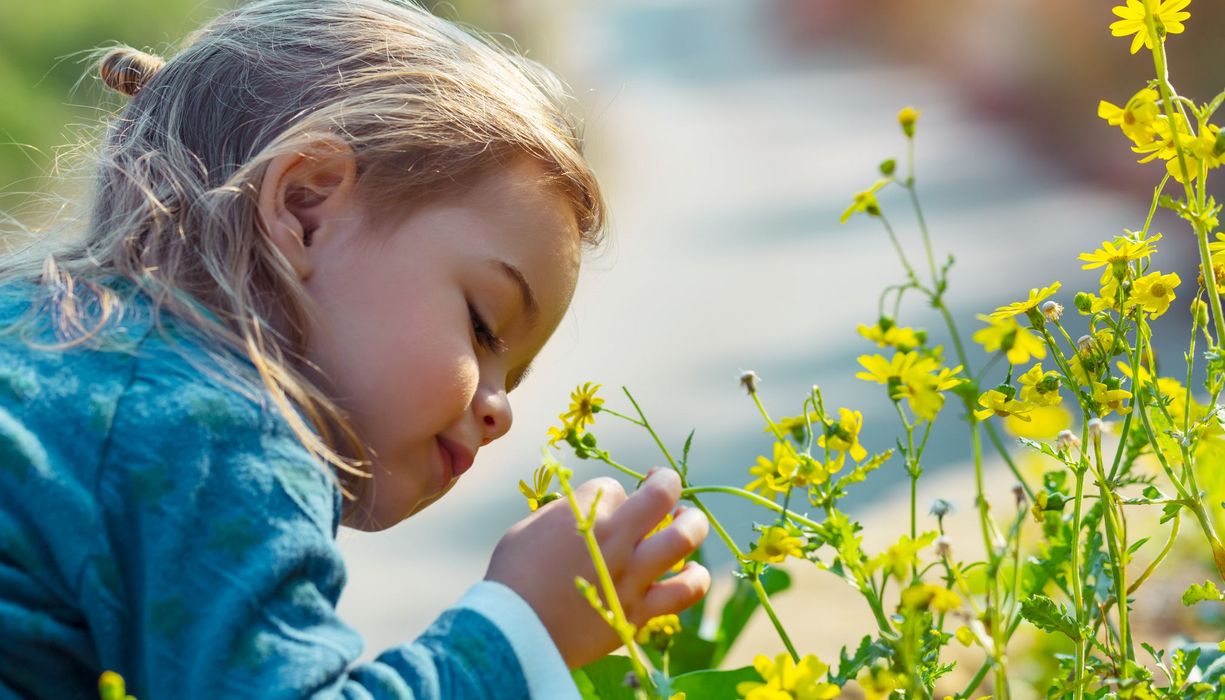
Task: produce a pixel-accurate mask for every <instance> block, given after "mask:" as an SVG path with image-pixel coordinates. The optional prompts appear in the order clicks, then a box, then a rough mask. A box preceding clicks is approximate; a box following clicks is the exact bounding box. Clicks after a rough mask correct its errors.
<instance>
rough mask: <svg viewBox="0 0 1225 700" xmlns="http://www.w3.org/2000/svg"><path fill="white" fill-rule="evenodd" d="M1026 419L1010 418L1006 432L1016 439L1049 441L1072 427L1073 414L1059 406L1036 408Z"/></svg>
mask: <svg viewBox="0 0 1225 700" xmlns="http://www.w3.org/2000/svg"><path fill="white" fill-rule="evenodd" d="M1025 418H1026V419H1027V420H1023V419H1021V418H1018V417H1017V416H1008V417H1007V418H1005V419H1004V430H1005V431H1007V432H1008V434H1009V435H1015V436H1016V437H1023V438H1030V439H1031V440H1049V439H1051V438H1053V437H1055V436H1056V435H1058V434H1059V431H1061V430H1066V429H1067V428H1069V427H1070V426H1071V425H1072V414H1071V413H1070V412H1069V411H1068V409H1066V408H1064V407H1063V406H1061V405H1059V404H1056V405H1054V406H1035V407H1034V410H1032V411H1030V412H1029V413H1028V414H1026V416H1025Z"/></svg>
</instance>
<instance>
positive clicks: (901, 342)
mask: <svg viewBox="0 0 1225 700" xmlns="http://www.w3.org/2000/svg"><path fill="white" fill-rule="evenodd" d="M858 330H859V334H860V335H862V336H863V337H865V338H867V339H868V340H871V341H872V342H874V343H876V344H877V345H878V346H880V347H882V348H883V347H895V348H897V349H898V350H901V351H902V352H907V351H910V350H914V349H915V348H917V347H919V346H920V345H922V344H923V341H921V340H920V339H919V334H918V332H917V331H915V329H913V328H907V327H903V326H889V328H888V329H887V330H883V329H881V327H880V325H879V324H878V325H875V326H865V325H863V324H862V323H861V324H859V328H858Z"/></svg>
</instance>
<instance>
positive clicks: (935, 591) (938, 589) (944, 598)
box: [901, 583, 961, 612]
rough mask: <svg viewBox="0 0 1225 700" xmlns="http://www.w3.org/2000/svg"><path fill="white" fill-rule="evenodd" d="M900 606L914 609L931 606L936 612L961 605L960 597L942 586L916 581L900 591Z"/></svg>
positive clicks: (954, 608) (948, 610)
mask: <svg viewBox="0 0 1225 700" xmlns="http://www.w3.org/2000/svg"><path fill="white" fill-rule="evenodd" d="M901 602H902V607H904V608H911V609H914V610H927V609H928V608H933V609H935V610H936V611H937V612H950V611H953V610H956V609H957V608H959V607H961V597H960V596H958V595H957V594H956V593H954V592H952V591H950V590H949V589H947V588H945V587H944V586H938V585H936V584H934V583H916V584H914V585H911V586H910V587H908V588H906V589H904V590H903V591H902V600H901Z"/></svg>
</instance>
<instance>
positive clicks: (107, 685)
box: [98, 671, 136, 700]
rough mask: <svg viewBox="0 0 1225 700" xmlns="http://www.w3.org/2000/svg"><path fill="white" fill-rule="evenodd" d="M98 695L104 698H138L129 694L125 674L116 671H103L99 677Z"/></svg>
mask: <svg viewBox="0 0 1225 700" xmlns="http://www.w3.org/2000/svg"><path fill="white" fill-rule="evenodd" d="M98 695H99V696H100V697H101V698H102V700H136V699H135V698H133V697H132V696H131V695H128V689H127V687H126V684H125V683H124V681H123V676H121V675H119V674H118V673H115V672H114V671H103V672H102V675H101V676H99V677H98Z"/></svg>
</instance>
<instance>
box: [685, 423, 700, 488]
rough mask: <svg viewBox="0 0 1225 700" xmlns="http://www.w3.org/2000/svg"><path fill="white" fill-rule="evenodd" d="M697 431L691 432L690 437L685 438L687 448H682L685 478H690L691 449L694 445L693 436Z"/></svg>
mask: <svg viewBox="0 0 1225 700" xmlns="http://www.w3.org/2000/svg"><path fill="white" fill-rule="evenodd" d="M695 432H697V429H696V428H695V429H694V430H690V431H689V437H687V438H685V446H684V447H683V448H681V474H682V475H683V476H684V477H685V478H689V448H690V447H691V446H692V445H693V434H694V433H695Z"/></svg>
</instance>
